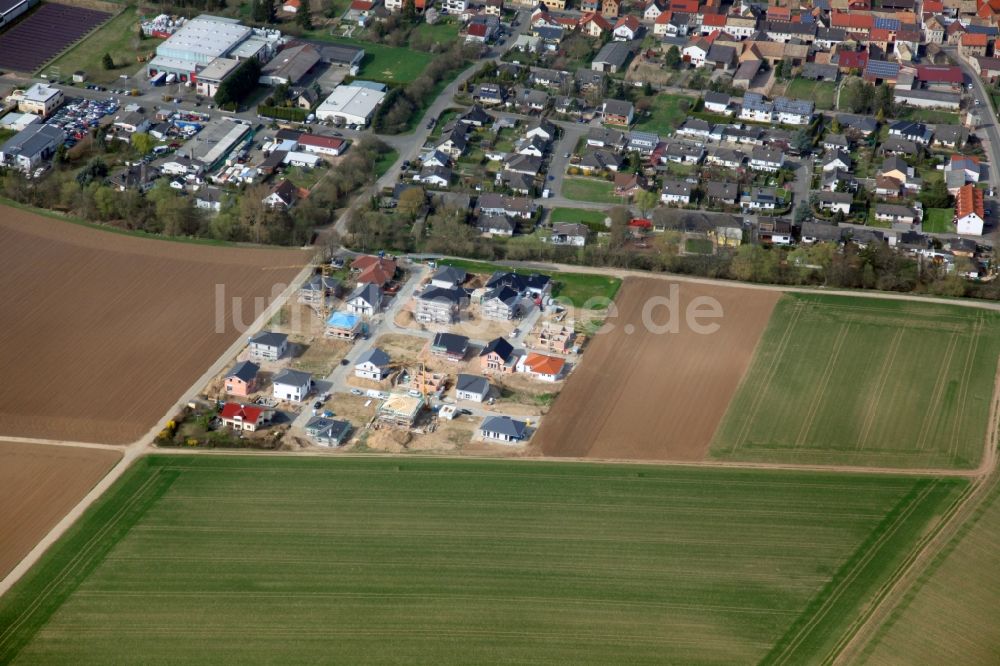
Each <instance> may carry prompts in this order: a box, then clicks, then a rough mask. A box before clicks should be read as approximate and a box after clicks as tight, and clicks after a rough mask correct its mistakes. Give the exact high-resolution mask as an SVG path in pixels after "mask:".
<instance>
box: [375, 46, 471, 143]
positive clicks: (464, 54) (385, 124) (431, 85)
mask: <svg viewBox="0 0 1000 666" xmlns="http://www.w3.org/2000/svg"><path fill="white" fill-rule="evenodd" d="M475 49H476V47H475V46H470V45H466V44H464V43H462V42H460V41H459V42H455V43H454V44H453V45H452V46H451V48H450V49H449V51H448V52H447V53H446V54H444V55H442V56H440V57H438V58H435V59H434V60H433V61H432V62H431V63H430V64H429V65H428V66H427V69H425V70H424V72H423V74H421V75H420V76H418V77H417V78H416V79H414V80H413V81H411V82H410V83H408V84H406V85H405V86H403V87H401V88H399V87H397V88H393V89H392V90H390V91H389V93H388V94H387V95H386V96H385V99H384V100H382V104H381V106H379V108H378V109H377V110H376V111H375V115H374V116H373V117H372V129H373V130H375V131H376V132H379V133H381V134H401V133H402V132H406V131H408V130H409V129H410V126H411V122H412V120H413V117H414V115H415V114H417V113H418V112H419V111H420V110H422V109H423V108H425V107H426V106H427V105H428V103H429V102H430V101H431V97H432V95H433V94H434V91H435V88H436V87H437V85H438V84H439V83H440V82H441V81H443V80H444V79H446V78H448V77H450V76H452V75H454V74H455V73H456V72H457V71H460V70H462V69H464V68H465V66H466V64H467V63H468V62H469V61H470V60H471V59H472V58H474V57H475Z"/></svg>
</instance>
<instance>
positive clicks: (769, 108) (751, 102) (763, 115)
mask: <svg viewBox="0 0 1000 666" xmlns="http://www.w3.org/2000/svg"><path fill="white" fill-rule="evenodd" d="M740 118H741V119H742V120H752V121H754V122H758V123H770V122H772V121H773V119H774V104H773V103H771V102H768V101H767V100H765V99H764V96H763V95H760V94H758V93H749V92H748V93H746V94H745V95H744V96H743V106H741V107H740Z"/></svg>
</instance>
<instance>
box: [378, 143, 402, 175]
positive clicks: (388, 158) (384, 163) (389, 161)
mask: <svg viewBox="0 0 1000 666" xmlns="http://www.w3.org/2000/svg"><path fill="white" fill-rule="evenodd" d="M398 159H399V151H398V150H396V149H395V148H393V149H392V150H390V151H389V152H387V153H383V154H381V155H379V158H378V160H376V162H375V176H376V177H377V178H381V177H382V176H384V175H385V172H386V171H388V170H389V169H390V168H392V165H393V164H395V163H396V160H398Z"/></svg>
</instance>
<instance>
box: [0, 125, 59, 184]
mask: <svg viewBox="0 0 1000 666" xmlns="http://www.w3.org/2000/svg"><path fill="white" fill-rule="evenodd" d="M65 142H66V133H65V132H63V131H62V130H61V129H59V128H58V127H57V126H55V125H43V124H41V123H33V124H31V125H28V126H27V127H25V128H24V129H23V130H21V131H20V132H18V133H17V134H15V135H14V136H12V137H11V138H10V139H8V140H7V141H6V142H4V144H3V145H0V164H2V165H4V166H8V167H11V168H14V169H17V170H19V171H23V172H25V173H27V172H29V171H31V170H33V169H35V168H37V167H38V166H40V165H41V164H42V163H43V162H46V161H48V160H49V159H51V158H52V157H53V156H54V155H55V154H56V150H58V148H59V146H61V145H63V144H64V143H65Z"/></svg>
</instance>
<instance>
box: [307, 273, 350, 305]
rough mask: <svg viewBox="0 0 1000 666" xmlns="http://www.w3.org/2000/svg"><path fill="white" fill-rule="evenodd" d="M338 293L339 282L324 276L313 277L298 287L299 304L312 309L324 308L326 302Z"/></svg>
mask: <svg viewBox="0 0 1000 666" xmlns="http://www.w3.org/2000/svg"><path fill="white" fill-rule="evenodd" d="M339 293H340V280H338V279H337V278H335V277H327V276H325V275H313V276H312V277H310V278H308V279H306V281H305V282H303V283H302V286H301V287H299V291H298V297H299V303H303V304H305V305H312V306H314V307H326V305H327V300H328V299H329V298H330V297H331V296H334V297H336V296H337V295H339Z"/></svg>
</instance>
